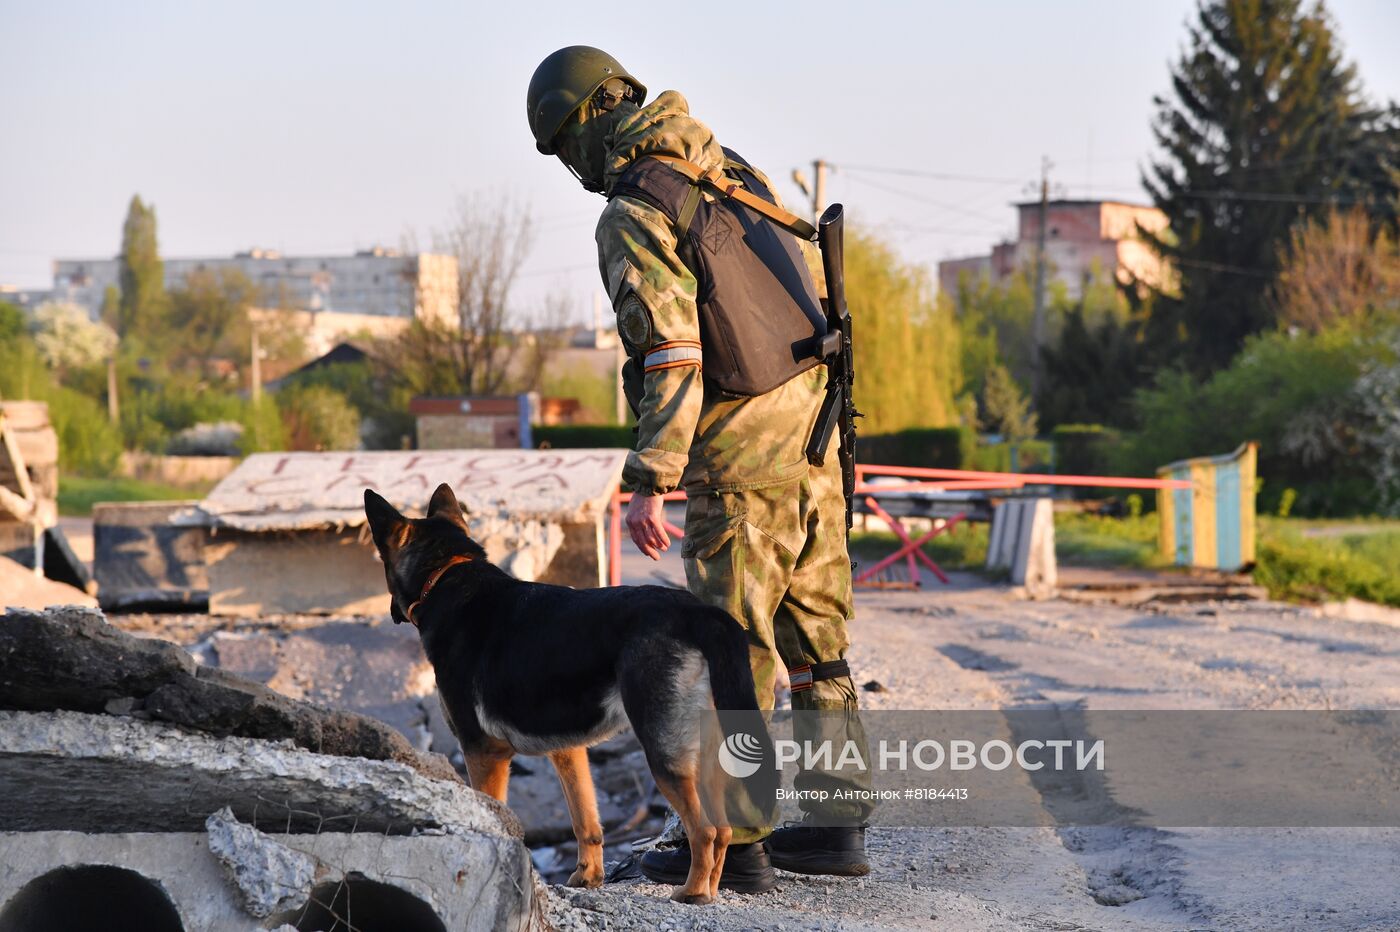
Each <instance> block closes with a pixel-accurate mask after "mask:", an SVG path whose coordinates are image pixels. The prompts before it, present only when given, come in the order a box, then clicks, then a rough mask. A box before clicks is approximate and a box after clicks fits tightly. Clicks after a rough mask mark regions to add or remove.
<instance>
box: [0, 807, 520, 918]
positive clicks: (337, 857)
mask: <svg viewBox="0 0 1400 932" xmlns="http://www.w3.org/2000/svg"><path fill="white" fill-rule="evenodd" d="M245 828H246V826H245ZM258 834H260V835H261V834H262V833H258ZM262 837H263V839H265V846H264V847H262V848H261V850H262V851H263V852H266V851H267V850H269V848H271V849H272V850H279V851H281V852H283V853H284V855H285V856H289V857H292V858H296V859H298V860H301V861H302V862H303V863H306V864H308V865H310V866H311V867H312V869H313V871H314V874H313V880H314V883H313V884H310V885H308V887H307V889H306V891H305V892H302V891H301V890H300V889H298V890H296V891H289V896H287V897H286V898H285V899H286V900H289V901H290V903H291V905H290V907H289V908H288V909H287V910H286V911H285V912H284V913H283V914H282V915H274V914H272V913H268V914H267V915H268V916H271V917H272V918H270V919H269V918H267V917H260V916H258V915H256V914H255V913H254V912H252V911H250V910H249V909H248V907H247V903H246V899H245V896H246V894H245V892H244V891H243V890H242V889H240V887H239V886H238V885H237V884H236V883H234V882H232V881H231V880H230V878H229V876H228V869H227V868H226V866H225V863H224V862H222V861H221V860H220V858H219V857H218V856H217V855H216V854H215V853H214V852H213V851H211V850H210V848H211V845H210V835H209V834H208V833H206V832H202V831H200V832H194V831H191V832H165V833H108V834H101V835H90V834H85V833H83V832H33V833H0V850H3V851H4V852H5V857H4V858H0V919H3V918H4V917H5V915H6V914H5V909H6V908H7V907H8V906H9V905H10V904H11V903H13V902H14V900H15V897H16V894H18V893H19V892H20V891H22V890H24V889H25V887H26V885H27V884H30V883H31V882H33V881H35V880H37V879H39V878H41V877H44V876H45V875H47V874H49V873H50V872H51V871H54V870H55V869H62V868H64V867H67V866H71V865H101V866H110V867H115V868H120V869H123V870H125V871H131V872H134V873H135V874H136V875H137V876H138V877H139V878H140V879H141V880H144V881H145V882H146V883H148V884H151V885H153V886H154V887H155V889H156V890H157V891H158V892H159V893H160V894H162V895H163V897H164V898H165V899H167V900H168V902H169V903H170V904H171V905H173V907H174V909H175V911H176V912H177V913H178V915H179V917H180V920H181V922H182V924H183V926H184V928H185V929H188V930H196V929H197V930H200V932H260V930H266V929H268V928H272V927H274V925H273V923H276V922H278V921H291V922H295V921H296V920H297V918H298V915H299V914H301V913H303V912H309V911H310V910H309V909H307V907H308V906H311V907H314V906H315V903H314V902H311V903H309V902H308V898H309V897H310V898H314V899H315V900H318V901H324V902H328V903H329V902H332V901H333V900H334V899H335V891H337V890H338V889H339V888H341V887H342V886H346V887H350V889H351V895H350V903H349V907H350V910H349V911H350V912H351V913H352V915H353V914H355V913H358V914H359V917H360V918H359V921H357V922H356V923H355V927H356V928H359V929H363V930H365V932H369V930H372V929H377V930H389V929H393V930H400V932H418V930H423V929H452V930H458V929H468V930H478V929H479V930H495V929H510V930H531V929H540V928H543V927H544V922H543V919H542V917H541V914H542V912H543V903H544V900H545V897H546V894H545V891H544V890H543V888H542V887H541V886H540V884H539V882H538V880H537V879H536V878H534V877H533V876H532V871H531V870H530V860H529V855H528V852H527V851H526V850H525V849H524V847H523V845H521V843H520V842H518V841H515V840H511V839H505V838H499V837H495V836H486V835H475V836H462V835H439V836H420V837H415V838H400V837H395V838H386V837H384V836H382V835H374V834H349V833H335V834H320V835H317V834H303V833H294V834H276V835H263V836H262ZM235 863H237V862H235ZM352 884H353V885H355V886H351V885H352ZM360 885H363V886H360ZM383 887H388V888H390V891H394V892H398V893H400V894H401V897H400V898H398V899H397V902H395V905H396V906H397V907H398V911H397V914H396V918H394V919H392V920H391V922H390V923H389V924H384V923H382V922H381V923H373V924H372V923H370V922H367V921H366V919H367V918H368V917H370V916H371V915H372V914H373V913H374V911H375V909H374V907H375V906H376V903H375V902H374V900H373V895H374V894H376V893H377V894H380V895H381V896H382V895H383V892H384V891H383V889H382V888H383ZM376 888H378V889H376ZM253 889H254V890H255V891H257V888H256V887H254V888H253ZM94 892H98V891H94ZM258 892H261V891H258ZM279 899H281V898H279ZM415 901H416V905H417V906H418V910H417V911H416V912H417V913H418V914H419V916H421V915H422V912H423V910H426V911H427V916H428V917H431V919H432V920H434V921H435V922H436V923H437V924H436V925H433V924H432V922H430V921H427V918H426V917H425V918H419V917H418V916H414V917H413V918H419V921H418V922H417V923H414V922H412V921H410V917H409V916H408V915H406V912H408V910H405V909H404V906H405V904H408V905H409V907H410V909H411V908H412V906H413V905H415ZM97 902H98V903H99V904H100V903H101V900H100V899H98V900H97ZM99 908H101V907H100V906H99ZM286 913H290V914H291V915H290V920H288V917H287V915H286ZM124 918H126V919H127V920H128V921H129V923H130V924H129V926H128V927H143V928H150V927H152V926H140V925H139V923H137V922H132V921H131V920H135V919H138V918H140V917H133V916H129V915H128V916H126V917H124ZM311 927H312V926H307V928H311ZM315 928H325V926H315Z"/></svg>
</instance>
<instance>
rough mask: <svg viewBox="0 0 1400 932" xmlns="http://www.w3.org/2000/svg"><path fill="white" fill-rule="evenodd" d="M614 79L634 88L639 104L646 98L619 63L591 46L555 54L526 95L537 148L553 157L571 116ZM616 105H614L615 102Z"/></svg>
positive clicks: (538, 71)
mask: <svg viewBox="0 0 1400 932" xmlns="http://www.w3.org/2000/svg"><path fill="white" fill-rule="evenodd" d="M613 78H621V79H622V80H623V81H625V82H627V84H629V85H630V86H631V91H632V94H633V95H634V99H635V100H637V102H638V103H640V102H641V100H642V98H644V97H646V93H647V89H646V85H644V84H642V82H640V81H638V80H637V79H636V78H634V77H632V76H631V75H630V74H628V73H627V69H625V68H623V67H622V64H621V63H620V62H619V61H618V60H617V59H616V58H613V57H612V56H611V55H609V54H608V53H607V52H604V51H603V50H602V49H595V48H593V47H592V46H589V45H571V46H569V47H568V48H562V49H560V50H559V51H557V52H554V53H553V54H551V55H550V56H549V57H547V58H546V59H545V60H544V61H542V62H540V66H539V67H538V68H536V69H535V73H534V75H533V76H532V77H531V78H530V89H529V91H527V92H526V94H525V112H526V116H527V117H529V120H530V132H531V133H532V134H534V137H535V148H537V149H539V150H540V152H542V153H543V154H545V155H553V154H554V136H555V134H556V133H558V132H559V128H560V127H562V126H563V125H564V121H565V120H567V119H568V118H569V114H571V113H573V112H574V111H575V110H577V109H578V107H579V105H580V104H582V103H583V102H584V101H586V100H588V99H589V98H590V97H592V96H593V95H594V93H596V92H597V90H598V89H599V88H600V87H602V86H603V85H604V84H605V83H607V82H608V81H610V80H611V79H613ZM614 103H615V102H614Z"/></svg>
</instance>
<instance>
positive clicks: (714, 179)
mask: <svg viewBox="0 0 1400 932" xmlns="http://www.w3.org/2000/svg"><path fill="white" fill-rule="evenodd" d="M649 158H653V159H656V160H657V161H658V162H662V163H664V164H666V165H669V166H670V167H672V168H674V169H675V170H676V171H678V172H680V173H681V174H682V175H685V176H686V177H687V178H689V179H690V180H691V181H692V182H693V183H695V184H696V185H704V186H706V187H708V188H710V189H711V190H713V191H714V192H715V193H717V194H718V195H719V196H720V197H726V198H733V199H734V200H736V201H738V202H739V203H740V204H743V205H744V206H745V207H748V208H749V209H751V210H754V211H757V212H758V213H760V214H762V215H763V216H764V217H767V218H768V219H769V220H771V221H773V222H774V223H776V224H777V225H778V226H780V227H782V228H783V229H785V230H787V231H788V232H789V233H791V234H793V235H794V236H796V237H798V238H800V239H805V240H808V241H811V240H813V239H815V238H816V235H817V228H816V227H814V226H812V225H811V224H810V223H808V222H807V221H806V220H803V219H802V218H801V217H799V216H797V214H794V213H792V212H790V211H787V210H783V208H781V207H779V206H778V205H777V204H772V203H769V202H768V201H765V200H764V199H763V198H761V197H759V196H758V195H757V194H754V193H753V192H752V191H746V190H744V188H743V187H742V186H741V185H739V184H738V183H737V182H735V181H733V180H732V179H730V178H727V177H726V176H725V174H724V172H723V171H721V170H720V169H718V168H712V169H710V170H709V171H706V170H705V169H703V168H701V167H700V166H699V165H696V164H695V163H694V162H690V161H687V160H686V159H681V158H677V157H676V156H674V155H651V156H649ZM692 212H693V209H692ZM687 225H688V224H687Z"/></svg>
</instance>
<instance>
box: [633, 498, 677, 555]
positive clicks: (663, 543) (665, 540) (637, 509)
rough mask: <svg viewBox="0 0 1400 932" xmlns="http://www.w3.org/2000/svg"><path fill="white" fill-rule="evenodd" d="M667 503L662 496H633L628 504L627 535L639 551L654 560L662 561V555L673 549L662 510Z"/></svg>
mask: <svg viewBox="0 0 1400 932" xmlns="http://www.w3.org/2000/svg"><path fill="white" fill-rule="evenodd" d="M665 507H666V503H665V502H664V501H663V500H662V498H661V496H660V495H643V494H641V493H640V492H639V493H636V494H634V495H633V496H632V500H631V501H630V502H628V503H627V518H626V521H627V533H628V534H631V535H632V543H634V544H636V545H637V549H638V550H640V551H641V552H642V553H644V554H646V555H647V556H649V557H651V558H652V559H653V560H660V559H661V553H662V552H663V551H666V550H669V549H670V547H671V536H670V535H669V534H667V533H666V525H665V523H664V522H663V520H662V518H663V512H662V509H663V508H665Z"/></svg>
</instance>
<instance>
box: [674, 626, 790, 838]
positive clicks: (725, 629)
mask: <svg viewBox="0 0 1400 932" xmlns="http://www.w3.org/2000/svg"><path fill="white" fill-rule="evenodd" d="M696 617H697V620H698V621H699V622H701V623H700V624H697V625H696V626H695V630H694V632H693V634H694V636H695V641H696V643H697V646H698V647H699V648H700V651H701V653H702V654H703V655H704V657H705V663H706V665H707V666H708V667H709V671H710V692H711V694H712V695H713V696H714V700H715V710H716V712H717V713H718V716H719V725H720V733H719V734H718V735H717V739H718V740H719V741H720V742H721V743H722V744H721V746H720V747H717V748H716V757H717V759H718V760H719V761H720V762H721V767H722V768H723V770H724V772H725V773H726V774H727V775H728V776H729V777H734V778H737V779H739V780H740V783H741V786H739V787H735V788H734V791H731V792H730V793H728V794H726V795H727V799H728V801H727V803H726V807H727V808H728V809H729V810H730V813H729V814H730V817H731V822H732V824H736V825H757V824H758V823H761V824H762V825H772V823H773V820H774V819H775V818H776V816H777V808H778V788H779V786H780V785H781V782H782V780H781V777H782V774H781V772H780V771H779V769H778V765H777V752H776V750H775V749H774V747H773V738H772V735H770V734H769V732H768V722H767V720H766V719H765V718H764V715H763V713H762V712H761V711H759V707H758V698H757V696H756V694H755V691H754V683H753V670H752V668H751V667H750V663H749V637H748V633H747V632H745V631H744V628H743V626H742V625H740V624H739V623H738V622H737V621H735V620H734V618H733V617H732V616H731V615H730V614H729V613H728V612H726V611H724V610H723V609H720V608H710V609H708V610H707V611H706V612H705V613H703V614H697V616H696ZM726 762H727V763H728V764H730V765H732V768H733V769H731V767H725V766H724V764H725V763H726ZM746 764H757V765H758V767H757V769H756V770H753V771H752V772H749V767H748V766H745V765H746ZM735 769H738V770H739V771H741V772H738V773H736V772H734V770H735Z"/></svg>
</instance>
